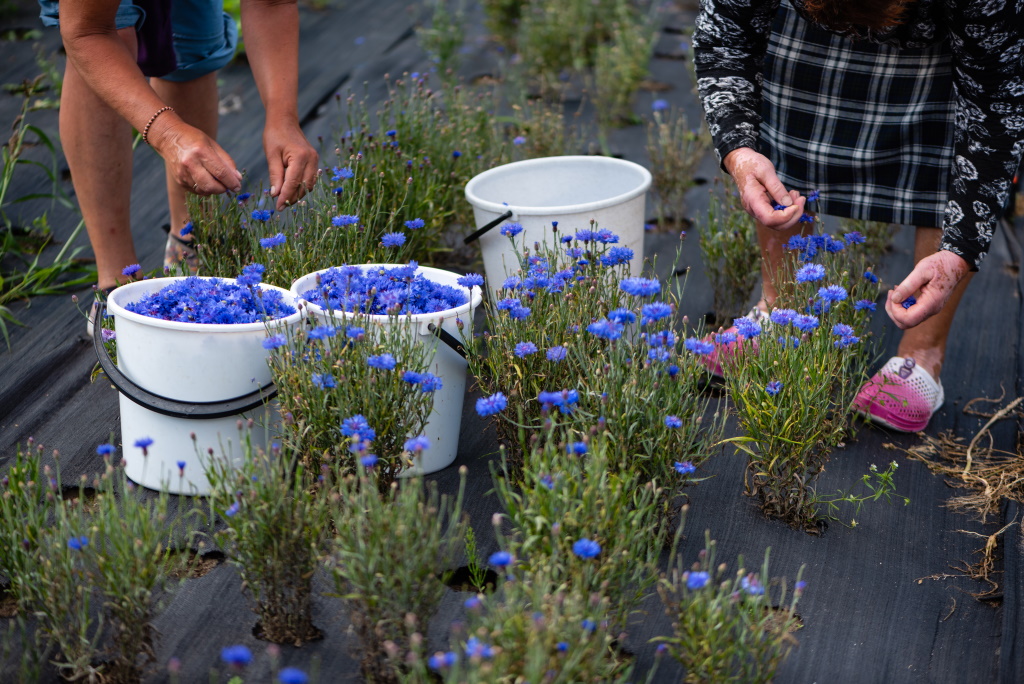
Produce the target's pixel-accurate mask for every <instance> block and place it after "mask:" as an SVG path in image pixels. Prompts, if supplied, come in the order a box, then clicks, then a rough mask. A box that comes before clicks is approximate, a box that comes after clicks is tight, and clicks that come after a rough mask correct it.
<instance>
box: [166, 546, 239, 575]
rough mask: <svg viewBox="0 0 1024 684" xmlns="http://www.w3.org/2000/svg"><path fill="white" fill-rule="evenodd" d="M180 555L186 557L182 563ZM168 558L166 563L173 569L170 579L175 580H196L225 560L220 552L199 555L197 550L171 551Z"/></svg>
mask: <svg viewBox="0 0 1024 684" xmlns="http://www.w3.org/2000/svg"><path fill="white" fill-rule="evenodd" d="M182 555H184V556H186V557H185V559H184V561H182V559H181V558H180V556H182ZM170 556H171V557H170V558H169V559H168V561H167V562H168V563H169V564H172V565H173V567H174V569H173V570H172V571H171V577H173V578H175V579H182V578H184V579H198V578H199V577H203V576H205V575H207V574H209V572H210V571H211V570H213V569H214V568H215V567H217V566H218V565H220V564H221V563H223V562H224V561H225V560H226V559H227V557H226V556H225V555H224V554H223V553H221V552H220V551H207V552H206V553H200V552H199V550H198V549H177V550H174V551H171V552H170Z"/></svg>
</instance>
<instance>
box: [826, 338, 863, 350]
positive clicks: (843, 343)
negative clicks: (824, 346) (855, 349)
mask: <svg viewBox="0 0 1024 684" xmlns="http://www.w3.org/2000/svg"><path fill="white" fill-rule="evenodd" d="M858 342H860V338H859V337H857V336H856V335H844V336H843V337H840V338H839V339H838V340H836V341H835V342H833V343H832V345H833V346H834V347H835V348H836V349H846V348H847V347H849V346H850V345H851V344H857V343H858Z"/></svg>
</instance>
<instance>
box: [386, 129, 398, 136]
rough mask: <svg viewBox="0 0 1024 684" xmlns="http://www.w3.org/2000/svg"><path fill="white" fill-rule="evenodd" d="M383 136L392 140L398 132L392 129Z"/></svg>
mask: <svg viewBox="0 0 1024 684" xmlns="http://www.w3.org/2000/svg"><path fill="white" fill-rule="evenodd" d="M384 135H386V136H388V137H389V138H394V137H395V136H396V135H398V131H396V130H395V129H393V128H392V129H391V130H390V131H388V132H387V133H385V134H384Z"/></svg>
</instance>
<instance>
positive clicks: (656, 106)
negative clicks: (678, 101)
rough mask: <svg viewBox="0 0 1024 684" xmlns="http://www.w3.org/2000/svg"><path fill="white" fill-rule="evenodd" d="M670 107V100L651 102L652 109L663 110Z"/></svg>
mask: <svg viewBox="0 0 1024 684" xmlns="http://www.w3.org/2000/svg"><path fill="white" fill-rule="evenodd" d="M668 107H669V105H668V102H666V101H665V100H655V101H654V102H652V103H651V109H652V110H654V111H656V112H663V111H665V110H666V109H668Z"/></svg>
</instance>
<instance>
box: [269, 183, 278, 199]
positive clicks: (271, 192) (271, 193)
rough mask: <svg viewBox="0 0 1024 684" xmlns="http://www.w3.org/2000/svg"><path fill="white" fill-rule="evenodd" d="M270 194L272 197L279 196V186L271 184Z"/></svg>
mask: <svg viewBox="0 0 1024 684" xmlns="http://www.w3.org/2000/svg"><path fill="white" fill-rule="evenodd" d="M270 196H271V197H277V186H276V185H271V186H270Z"/></svg>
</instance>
